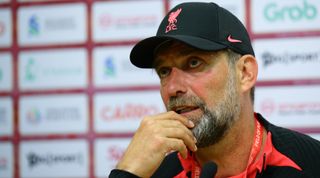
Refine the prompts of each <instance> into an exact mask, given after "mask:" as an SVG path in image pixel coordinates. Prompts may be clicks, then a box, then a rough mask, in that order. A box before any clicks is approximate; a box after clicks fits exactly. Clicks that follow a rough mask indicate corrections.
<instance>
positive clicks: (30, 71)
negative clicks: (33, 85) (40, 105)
mask: <svg viewBox="0 0 320 178" xmlns="http://www.w3.org/2000/svg"><path fill="white" fill-rule="evenodd" d="M36 73H37V69H36V68H35V61H34V59H32V58H30V59H29V60H28V62H27V64H26V73H25V80H27V81H34V80H35V79H36Z"/></svg>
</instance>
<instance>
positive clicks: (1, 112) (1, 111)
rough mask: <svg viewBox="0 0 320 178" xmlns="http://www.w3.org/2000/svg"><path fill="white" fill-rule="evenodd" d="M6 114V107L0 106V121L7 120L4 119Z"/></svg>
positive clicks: (2, 122) (4, 121)
mask: <svg viewBox="0 0 320 178" xmlns="http://www.w3.org/2000/svg"><path fill="white" fill-rule="evenodd" d="M6 115H7V112H6V109H5V108H0V123H1V124H4V123H6V122H7V120H6V119H5V118H6Z"/></svg>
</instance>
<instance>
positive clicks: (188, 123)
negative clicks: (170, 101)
mask: <svg viewBox="0 0 320 178" xmlns="http://www.w3.org/2000/svg"><path fill="white" fill-rule="evenodd" d="M152 119H155V120H163V119H167V120H178V121H180V122H181V123H182V124H183V125H185V126H187V127H188V128H193V127H194V123H193V122H192V121H190V120H189V119H188V118H186V117H183V116H181V115H180V114H177V113H176V112H174V111H169V112H165V113H160V114H157V115H155V116H153V118H152Z"/></svg>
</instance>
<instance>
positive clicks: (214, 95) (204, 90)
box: [192, 74, 226, 106]
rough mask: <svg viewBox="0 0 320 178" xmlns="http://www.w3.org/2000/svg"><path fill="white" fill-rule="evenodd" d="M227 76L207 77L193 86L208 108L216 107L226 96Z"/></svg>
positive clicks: (199, 79)
mask: <svg viewBox="0 0 320 178" xmlns="http://www.w3.org/2000/svg"><path fill="white" fill-rule="evenodd" d="M225 84H226V77H225V75H221V74H220V75H205V76H202V77H200V78H198V80H197V82H195V83H194V84H193V85H192V90H193V92H194V93H195V94H196V95H197V96H198V97H200V98H201V99H202V100H203V101H205V103H206V104H207V105H208V106H212V105H215V103H217V101H220V100H221V98H223V96H224V92H225V91H224V90H225Z"/></svg>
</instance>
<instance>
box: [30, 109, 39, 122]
mask: <svg viewBox="0 0 320 178" xmlns="http://www.w3.org/2000/svg"><path fill="white" fill-rule="evenodd" d="M27 120H28V122H30V123H33V124H35V123H39V122H40V120H41V113H40V111H39V110H38V109H36V108H32V109H30V110H28V111H27Z"/></svg>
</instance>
